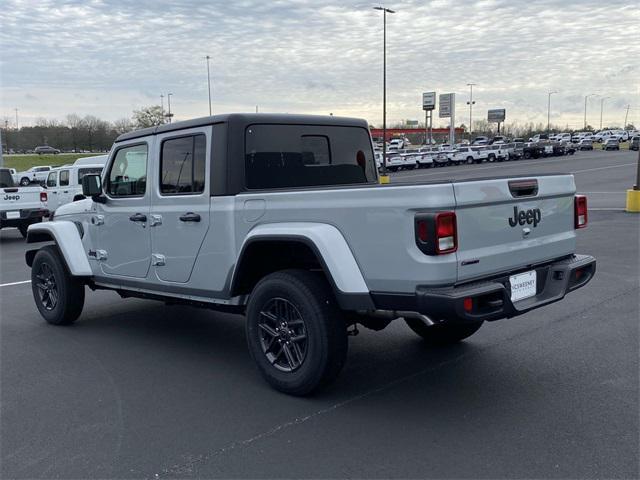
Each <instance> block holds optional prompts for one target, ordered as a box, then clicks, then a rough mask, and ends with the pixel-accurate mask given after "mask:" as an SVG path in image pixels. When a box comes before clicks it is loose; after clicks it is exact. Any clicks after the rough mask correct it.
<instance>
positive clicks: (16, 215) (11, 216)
mask: <svg viewBox="0 0 640 480" xmlns="http://www.w3.org/2000/svg"><path fill="white" fill-rule="evenodd" d="M14 218H20V212H7V220H13V219H14Z"/></svg>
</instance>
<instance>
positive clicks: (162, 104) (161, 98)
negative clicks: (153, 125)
mask: <svg viewBox="0 0 640 480" xmlns="http://www.w3.org/2000/svg"><path fill="white" fill-rule="evenodd" d="M160 111H161V112H162V123H164V95H163V94H162V93H161V94H160Z"/></svg>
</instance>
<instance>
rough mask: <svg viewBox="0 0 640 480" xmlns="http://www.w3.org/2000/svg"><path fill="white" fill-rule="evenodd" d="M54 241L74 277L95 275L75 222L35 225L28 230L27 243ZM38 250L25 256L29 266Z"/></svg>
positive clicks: (63, 221)
mask: <svg viewBox="0 0 640 480" xmlns="http://www.w3.org/2000/svg"><path fill="white" fill-rule="evenodd" d="M49 241H54V242H55V243H56V245H57V246H58V248H59V249H60V253H61V254H62V256H63V258H64V261H65V263H66V264H67V268H68V269H69V272H70V273H71V275H73V276H74V277H88V276H91V275H93V272H92V271H91V265H89V260H88V259H87V255H86V254H85V251H84V245H82V239H81V238H80V232H79V231H78V227H76V225H75V224H74V223H73V222H70V221H66V220H56V221H54V222H43V223H34V224H32V225H30V226H29V229H28V230H27V243H37V242H49ZM36 251H37V249H36V250H29V251H27V253H26V254H25V257H26V260H27V265H29V266H31V265H30V264H31V262H32V261H33V257H34V256H35V252H36Z"/></svg>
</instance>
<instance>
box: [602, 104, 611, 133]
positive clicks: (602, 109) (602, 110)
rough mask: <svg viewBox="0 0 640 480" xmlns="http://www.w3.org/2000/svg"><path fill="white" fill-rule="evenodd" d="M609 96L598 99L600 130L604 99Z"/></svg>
mask: <svg viewBox="0 0 640 480" xmlns="http://www.w3.org/2000/svg"><path fill="white" fill-rule="evenodd" d="M607 98H611V97H602V98H601V99H600V130H602V111H603V110H604V101H605V100H606V99H607Z"/></svg>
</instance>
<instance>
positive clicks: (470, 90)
mask: <svg viewBox="0 0 640 480" xmlns="http://www.w3.org/2000/svg"><path fill="white" fill-rule="evenodd" d="M474 85H476V84H475V83H467V86H468V87H469V101H468V102H467V105H469V140H471V135H472V132H473V128H472V127H473V106H474V105H475V104H476V102H474V101H473V86H474Z"/></svg>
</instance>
